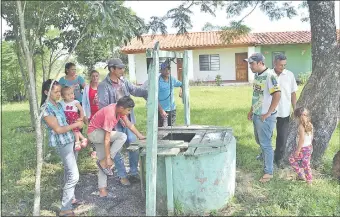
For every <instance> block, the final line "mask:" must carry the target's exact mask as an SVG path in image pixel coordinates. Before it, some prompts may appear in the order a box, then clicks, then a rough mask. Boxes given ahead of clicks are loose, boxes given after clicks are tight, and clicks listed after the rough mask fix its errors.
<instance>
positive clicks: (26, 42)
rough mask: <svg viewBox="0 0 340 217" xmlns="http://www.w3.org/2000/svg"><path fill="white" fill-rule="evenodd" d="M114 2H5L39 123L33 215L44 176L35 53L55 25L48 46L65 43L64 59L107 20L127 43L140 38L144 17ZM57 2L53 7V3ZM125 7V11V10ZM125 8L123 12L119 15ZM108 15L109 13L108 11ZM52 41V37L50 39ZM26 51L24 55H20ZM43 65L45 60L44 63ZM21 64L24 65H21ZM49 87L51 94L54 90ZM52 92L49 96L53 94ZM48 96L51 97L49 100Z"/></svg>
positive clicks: (32, 109) (10, 34)
mask: <svg viewBox="0 0 340 217" xmlns="http://www.w3.org/2000/svg"><path fill="white" fill-rule="evenodd" d="M116 3H117V5H116V4H112V2H111V1H91V2H86V1H78V2H70V1H59V2H46V1H45V2H44V1H39V2H38V1H33V2H32V1H16V2H2V6H3V8H2V9H5V10H3V12H4V13H2V18H4V19H5V20H6V21H7V23H8V24H9V25H10V26H11V27H12V30H10V31H8V32H7V33H6V37H7V39H8V40H10V39H13V38H14V39H15V42H16V44H17V45H18V48H20V49H19V52H18V55H17V56H18V61H19V63H23V62H25V63H26V64H23V65H22V67H20V68H22V70H23V71H24V70H27V71H25V72H26V73H24V74H23V78H24V77H25V76H26V75H27V78H28V80H29V84H28V85H27V86H28V90H29V92H30V96H29V98H30V102H32V104H31V103H30V105H32V107H30V113H32V114H33V117H34V118H33V119H34V120H33V126H34V127H35V133H36V141H37V168H36V182H35V195H34V208H33V215H34V216H38V215H40V178H41V170H42V162H43V161H42V146H43V139H42V131H41V116H42V113H40V114H39V110H38V103H37V93H36V76H35V74H36V72H35V66H38V65H39V64H35V63H34V55H38V56H40V55H41V53H39V52H42V47H43V44H44V41H43V40H45V41H48V40H49V39H48V37H46V34H47V32H48V31H49V30H50V29H51V27H52V26H54V27H55V28H57V29H58V30H59V31H60V34H59V36H58V37H57V40H56V39H55V38H53V39H52V41H53V40H54V41H53V43H51V44H48V43H45V44H44V45H45V46H48V45H53V46H56V45H57V46H58V45H59V44H62V48H66V50H67V52H68V56H67V57H66V58H65V59H64V63H65V62H66V61H68V59H69V58H70V55H71V54H72V53H73V51H74V50H75V48H76V47H77V45H78V43H79V41H81V40H82V39H84V38H86V37H88V36H89V35H95V36H98V35H100V34H101V32H103V31H105V29H103V28H104V27H109V26H108V25H106V26H104V25H102V24H103V23H104V22H108V23H110V22H111V26H110V27H111V28H112V26H115V24H118V26H121V27H122V28H124V27H125V28H126V29H124V30H119V28H118V27H117V29H118V30H117V32H119V33H120V35H118V36H116V37H118V38H119V39H121V40H122V41H125V43H127V42H128V41H129V40H130V39H131V38H133V37H135V36H137V37H139V38H140V32H142V31H143V28H141V27H140V26H138V23H141V19H140V18H138V17H137V16H134V22H136V23H137V24H136V23H134V24H131V23H128V22H126V20H130V21H131V19H126V17H124V16H123V15H124V14H125V13H123V12H124V11H129V10H127V9H126V8H125V9H124V7H122V6H120V7H119V4H120V5H121V2H120V3H119V2H116ZM52 6H53V7H52ZM122 11H123V12H122ZM120 12H122V14H121V15H120V16H116V15H117V14H119V13H120ZM104 13H105V14H108V15H105V14H104ZM50 41H51V40H50ZM20 53H22V54H24V56H22V55H20ZM41 65H42V66H43V64H41ZM63 65H64V64H63ZM20 66H21V65H20ZM62 70H63V68H62V67H61V68H60V69H59V70H58V73H57V75H56V78H57V77H58V74H59V73H60V72H61V71H62ZM50 91H51V90H49V94H50ZM49 94H48V98H49ZM48 98H47V100H48Z"/></svg>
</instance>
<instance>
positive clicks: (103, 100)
mask: <svg viewBox="0 0 340 217" xmlns="http://www.w3.org/2000/svg"><path fill="white" fill-rule="evenodd" d="M97 94H98V105H99V109H101V108H103V107H105V106H108V105H109V104H110V97H109V91H108V90H107V88H106V85H105V84H104V83H99V85H98V92H97Z"/></svg>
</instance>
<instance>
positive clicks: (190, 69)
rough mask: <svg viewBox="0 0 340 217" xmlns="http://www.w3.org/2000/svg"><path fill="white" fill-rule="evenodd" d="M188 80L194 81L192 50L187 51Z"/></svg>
mask: <svg viewBox="0 0 340 217" xmlns="http://www.w3.org/2000/svg"><path fill="white" fill-rule="evenodd" d="M187 52H188V79H189V81H190V80H194V58H193V52H192V50H188V51H187Z"/></svg>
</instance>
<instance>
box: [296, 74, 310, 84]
mask: <svg viewBox="0 0 340 217" xmlns="http://www.w3.org/2000/svg"><path fill="white" fill-rule="evenodd" d="M310 75H311V72H304V73H299V75H298V79H297V80H298V81H297V83H298V84H299V85H304V84H306V83H307V81H308V79H309V77H310Z"/></svg>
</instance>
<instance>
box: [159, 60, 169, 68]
mask: <svg viewBox="0 0 340 217" xmlns="http://www.w3.org/2000/svg"><path fill="white" fill-rule="evenodd" d="M168 67H170V63H169V61H165V62H164V63H162V64H161V70H163V69H166V68H168Z"/></svg>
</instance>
